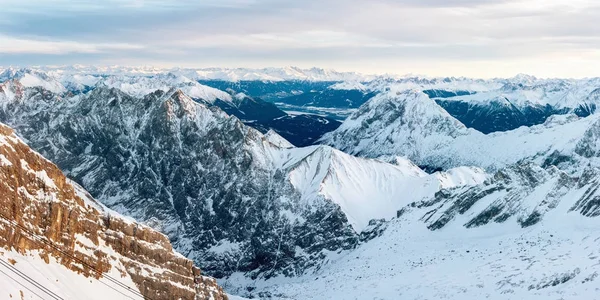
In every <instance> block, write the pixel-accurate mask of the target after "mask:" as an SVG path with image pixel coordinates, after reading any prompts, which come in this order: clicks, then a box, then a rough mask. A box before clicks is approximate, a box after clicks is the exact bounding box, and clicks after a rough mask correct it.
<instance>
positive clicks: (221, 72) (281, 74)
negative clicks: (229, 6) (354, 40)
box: [7, 65, 376, 82]
mask: <svg viewBox="0 0 600 300" xmlns="http://www.w3.org/2000/svg"><path fill="white" fill-rule="evenodd" d="M11 69H12V70H14V69H15V68H7V70H11ZM35 69H38V70H40V71H44V72H47V73H51V74H53V75H55V76H56V77H61V78H64V79H66V80H68V79H74V78H73V76H75V75H78V76H82V75H86V76H87V75H92V76H108V75H117V76H150V75H156V74H160V73H169V72H170V73H174V74H177V75H182V76H186V77H188V78H190V79H193V80H226V81H255V80H258V81H286V80H294V81H361V82H364V81H370V80H372V79H374V78H376V76H375V75H365V74H360V73H356V72H338V71H335V70H330V69H322V68H310V69H302V68H298V67H282V68H262V69H253V68H155V67H128V66H106V67H98V66H83V65H74V66H58V67H49V66H40V67H36V68H35Z"/></svg>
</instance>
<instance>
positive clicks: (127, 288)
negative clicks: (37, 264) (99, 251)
mask: <svg viewBox="0 0 600 300" xmlns="http://www.w3.org/2000/svg"><path fill="white" fill-rule="evenodd" d="M0 218H1V219H4V220H5V221H7V222H8V223H9V224H11V225H13V226H16V227H17V228H19V229H21V230H22V231H24V232H26V233H28V234H29V235H30V236H31V237H32V238H33V239H34V242H35V241H37V242H41V243H44V244H46V245H48V246H49V247H51V248H52V249H54V250H55V251H57V252H58V253H60V254H61V255H63V256H66V257H68V258H70V259H72V260H74V261H76V262H78V263H80V264H81V265H82V266H84V267H87V268H88V269H90V270H92V271H94V273H96V274H101V275H102V276H101V278H106V279H107V280H108V281H110V282H111V283H113V284H115V285H116V286H117V287H120V288H122V289H124V290H125V291H127V292H129V293H131V294H132V295H133V296H137V297H139V298H141V299H148V300H153V299H152V298H150V297H148V296H144V295H142V294H141V293H140V292H138V291H136V290H134V289H132V288H131V287H129V286H127V285H125V284H124V283H122V282H120V281H119V280H118V279H116V278H113V277H112V276H110V275H108V274H105V273H103V272H102V271H100V270H97V269H96V268H95V267H94V266H92V265H90V264H88V263H86V262H85V261H83V260H82V259H79V258H77V257H75V256H73V255H71V254H70V253H67V252H66V251H64V250H62V249H60V248H59V247H58V246H56V245H55V244H54V243H52V242H51V241H48V240H47V239H46V238H45V237H40V236H39V235H38V234H37V233H35V232H32V231H31V230H30V229H28V228H26V227H25V226H23V225H21V224H19V223H17V222H16V221H14V220H11V219H8V218H6V217H4V216H3V215H1V214H0ZM98 281H99V282H101V283H103V284H104V285H106V286H107V287H109V288H111V289H113V290H114V291H116V292H118V293H120V294H121V295H123V296H126V297H128V298H130V299H134V298H131V297H130V296H128V295H126V294H124V293H123V292H121V291H118V290H117V289H115V287H112V286H110V285H108V284H107V283H105V282H103V281H101V280H100V279H98Z"/></svg>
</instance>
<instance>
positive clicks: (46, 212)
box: [0, 124, 227, 299]
mask: <svg viewBox="0 0 600 300" xmlns="http://www.w3.org/2000/svg"><path fill="white" fill-rule="evenodd" d="M0 177H1V178H2V179H1V180H0V194H1V195H2V197H0V198H1V199H0V208H1V211H0V247H2V248H3V250H4V251H2V255H0V257H2V256H9V257H12V258H10V259H9V261H10V262H11V263H12V264H13V265H14V266H15V267H16V268H21V266H27V265H28V264H31V260H32V259H26V258H25V257H27V256H32V257H34V258H33V259H35V257H38V258H39V259H38V261H37V263H38V264H42V265H43V264H50V265H51V264H58V265H60V267H59V268H58V269H59V270H68V272H67V273H73V274H79V276H81V277H89V278H94V279H95V280H102V281H104V282H107V283H108V284H109V285H112V286H116V284H115V283H114V282H111V281H108V280H106V278H104V277H105V276H106V274H110V275H108V276H109V277H110V276H111V275H112V277H111V278H116V280H118V281H120V282H125V285H126V286H127V283H128V282H129V283H130V285H129V286H128V287H127V288H125V291H124V292H123V293H125V294H126V295H128V296H130V297H135V296H138V297H139V296H143V297H144V298H147V299H227V297H226V295H225V294H224V293H223V291H222V289H221V288H220V287H219V286H218V285H217V284H216V282H215V280H214V279H211V278H208V277H204V276H202V275H201V272H200V270H199V269H198V268H197V267H195V266H194V264H193V263H192V261H190V260H189V259H186V258H184V257H183V256H181V255H180V254H178V253H176V252H174V251H173V249H172V247H171V244H170V242H169V240H168V239H167V237H166V236H164V235H163V234H161V233H159V232H157V231H155V230H153V229H151V228H150V227H147V226H144V225H140V224H137V223H135V222H133V221H131V220H129V219H125V218H124V217H122V216H120V215H119V214H116V213H115V212H112V211H110V210H108V209H105V208H104V207H103V206H102V205H100V204H99V203H97V202H96V201H95V200H94V199H93V198H91V196H89V194H88V193H87V192H86V191H85V190H83V189H82V188H81V187H80V186H78V185H77V184H75V183H73V182H71V181H70V180H69V179H67V178H66V177H65V176H64V175H63V174H62V172H61V171H60V170H59V169H58V168H57V167H56V166H55V165H54V164H52V163H51V162H49V161H48V160H46V159H44V158H43V157H42V156H40V155H39V154H37V153H36V152H34V151H33V150H31V149H30V148H29V147H28V146H27V145H26V144H25V143H23V142H22V141H21V140H20V139H19V138H17V137H16V135H15V134H14V132H13V130H12V129H10V128H9V127H7V126H5V125H3V124H0ZM6 251H8V252H6ZM44 268H45V267H44V266H40V267H39V270H44ZM61 268H62V269H61ZM39 272H42V274H43V276H45V277H46V280H48V282H49V283H47V284H48V285H50V286H52V285H54V284H55V283H54V282H53V279H54V278H56V282H59V280H63V279H64V278H63V277H61V276H59V275H57V274H56V273H50V272H49V273H44V272H43V271H39ZM29 275H30V276H32V275H33V274H29ZM55 276H56V277H55ZM91 282H92V281H90V283H91ZM60 284H64V285H66V286H65V287H62V288H59V289H57V290H56V291H55V292H56V293H58V294H62V295H63V297H67V296H70V297H75V298H79V299H83V298H86V299H96V298H98V297H106V296H108V295H112V291H110V290H109V289H108V287H105V286H102V289H99V288H98V287H97V286H96V287H94V285H93V284H90V285H89V287H88V290H87V291H86V288H83V287H82V288H81V289H78V290H77V287H73V286H69V285H70V284H71V283H70V282H64V283H63V282H61V283H60ZM73 284H74V283H73ZM107 286H108V285H107ZM13 287H14V286H13ZM116 287H117V288H118V287H119V286H116ZM73 290H77V291H78V292H81V293H86V294H68V293H69V292H72V291H73ZM130 290H132V291H130ZM10 292H11V289H10V288H7V290H3V291H2V293H3V297H4V296H8V295H4V293H10ZM24 293H26V294H29V292H28V291H25V292H24ZM94 293H100V294H94ZM15 295H16V294H15ZM28 297H29V296H28ZM98 299H100V298H98Z"/></svg>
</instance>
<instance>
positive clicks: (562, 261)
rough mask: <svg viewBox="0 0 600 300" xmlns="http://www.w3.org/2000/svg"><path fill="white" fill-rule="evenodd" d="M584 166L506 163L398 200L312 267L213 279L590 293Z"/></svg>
mask: <svg viewBox="0 0 600 300" xmlns="http://www.w3.org/2000/svg"><path fill="white" fill-rule="evenodd" d="M583 173H584V175H583V176H582V177H571V176H569V175H567V174H566V173H564V172H561V171H559V170H558V169H557V168H556V167H549V168H547V169H544V168H541V167H539V166H537V165H535V164H518V165H514V166H510V167H508V168H506V169H503V170H501V171H499V172H498V173H497V174H495V175H494V176H493V177H492V178H490V179H488V180H487V181H486V182H485V183H482V184H480V185H475V186H472V187H460V188H455V189H450V190H445V191H442V192H440V193H438V194H436V195H435V197H432V198H430V199H428V200H425V201H419V202H415V203H412V204H410V205H407V206H406V207H405V208H404V209H402V210H401V211H400V212H398V215H399V217H398V218H397V219H394V220H392V221H391V222H390V223H389V224H388V226H387V229H386V230H385V232H384V233H383V235H382V236H381V237H378V238H375V239H374V240H372V241H370V242H369V243H366V244H363V245H362V246H360V247H359V248H357V249H355V250H353V251H348V252H345V253H338V254H335V255H333V254H332V255H331V256H330V257H329V263H328V264H327V265H326V266H323V267H322V268H321V269H320V270H316V271H315V272H314V274H307V275H304V276H301V277H299V278H293V279H290V278H276V279H272V280H267V281H254V282H252V281H247V280H246V281H244V280H243V279H241V278H239V277H236V276H233V277H231V278H229V280H222V282H224V283H229V282H231V281H235V280H239V281H240V282H239V285H238V287H239V288H240V293H242V294H246V295H247V296H251V295H257V294H260V295H270V296H273V297H274V298H275V299H323V298H324V299H338V298H339V299H364V298H369V299H398V298H407V299H482V298H485V299H549V298H567V299H593V298H595V294H596V291H597V289H598V288H599V287H600V282H599V281H598V270H597V263H598V257H599V255H600V252H598V250H597V249H598V246H600V242H599V241H600V235H599V234H598V233H597V229H598V228H599V227H600V219H599V218H598V216H600V209H599V208H598V204H597V202H596V201H595V200H594V199H597V197H598V191H597V184H598V182H599V180H600V176H599V175H600V172H599V169H597V168H589V167H588V168H586V171H584V172H583ZM247 287H251V288H252V292H250V293H248V292H242V291H241V290H243V289H246V288H247Z"/></svg>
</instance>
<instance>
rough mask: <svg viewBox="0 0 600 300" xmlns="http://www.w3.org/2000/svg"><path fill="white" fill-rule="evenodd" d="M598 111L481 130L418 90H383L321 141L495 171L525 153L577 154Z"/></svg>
mask: <svg viewBox="0 0 600 300" xmlns="http://www.w3.org/2000/svg"><path fill="white" fill-rule="evenodd" d="M597 123H598V116H597V115H592V116H589V117H587V118H579V117H577V116H575V115H561V116H552V117H551V118H549V119H548V120H547V121H546V122H545V123H544V124H541V125H536V126H532V127H521V128H518V129H515V130H511V131H506V132H496V133H492V134H487V135H485V134H483V133H481V132H478V131H476V130H473V129H468V128H466V127H465V126H464V125H463V124H462V123H460V122H459V121H458V120H456V119H455V118H453V117H452V116H450V115H449V114H448V113H447V112H446V111H445V110H443V109H442V108H441V107H439V106H438V105H437V104H436V103H435V102H434V101H433V100H432V99H430V98H429V97H427V96H426V95H425V94H424V93H421V92H418V91H401V92H394V91H389V92H386V93H381V94H379V95H378V96H376V97H375V98H373V99H372V100H371V101H369V102H367V103H366V104H365V105H363V106H362V107H361V108H360V109H359V110H358V111H357V112H356V113H354V114H353V115H351V116H350V117H349V118H348V119H347V120H346V121H345V122H344V123H343V124H342V125H341V126H340V127H339V128H338V129H337V130H335V131H333V132H330V133H328V134H326V135H325V136H324V137H323V139H322V141H323V142H324V143H326V144H329V145H331V146H333V147H334V148H337V149H341V150H343V151H345V152H348V153H350V154H355V155H359V156H364V157H371V158H385V157H389V156H392V157H393V156H406V157H407V158H409V159H410V160H412V161H414V162H415V163H417V164H418V165H420V166H426V167H428V168H431V169H434V170H435V169H438V168H441V169H448V168H453V167H459V166H465V165H467V166H478V167H482V168H484V169H487V170H488V171H495V170H498V169H501V168H503V167H505V166H508V165H511V164H514V163H516V162H518V161H520V160H522V159H524V158H531V159H536V161H538V162H539V163H540V164H543V163H544V161H545V160H546V159H549V160H552V159H553V158H556V157H559V156H561V155H562V156H568V157H571V158H573V159H576V158H577V157H578V156H579V155H578V154H577V153H575V148H576V145H577V143H578V142H579V141H581V140H582V139H583V138H584V137H585V135H586V132H588V131H589V130H591V129H592V128H595V127H596V126H597Z"/></svg>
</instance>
